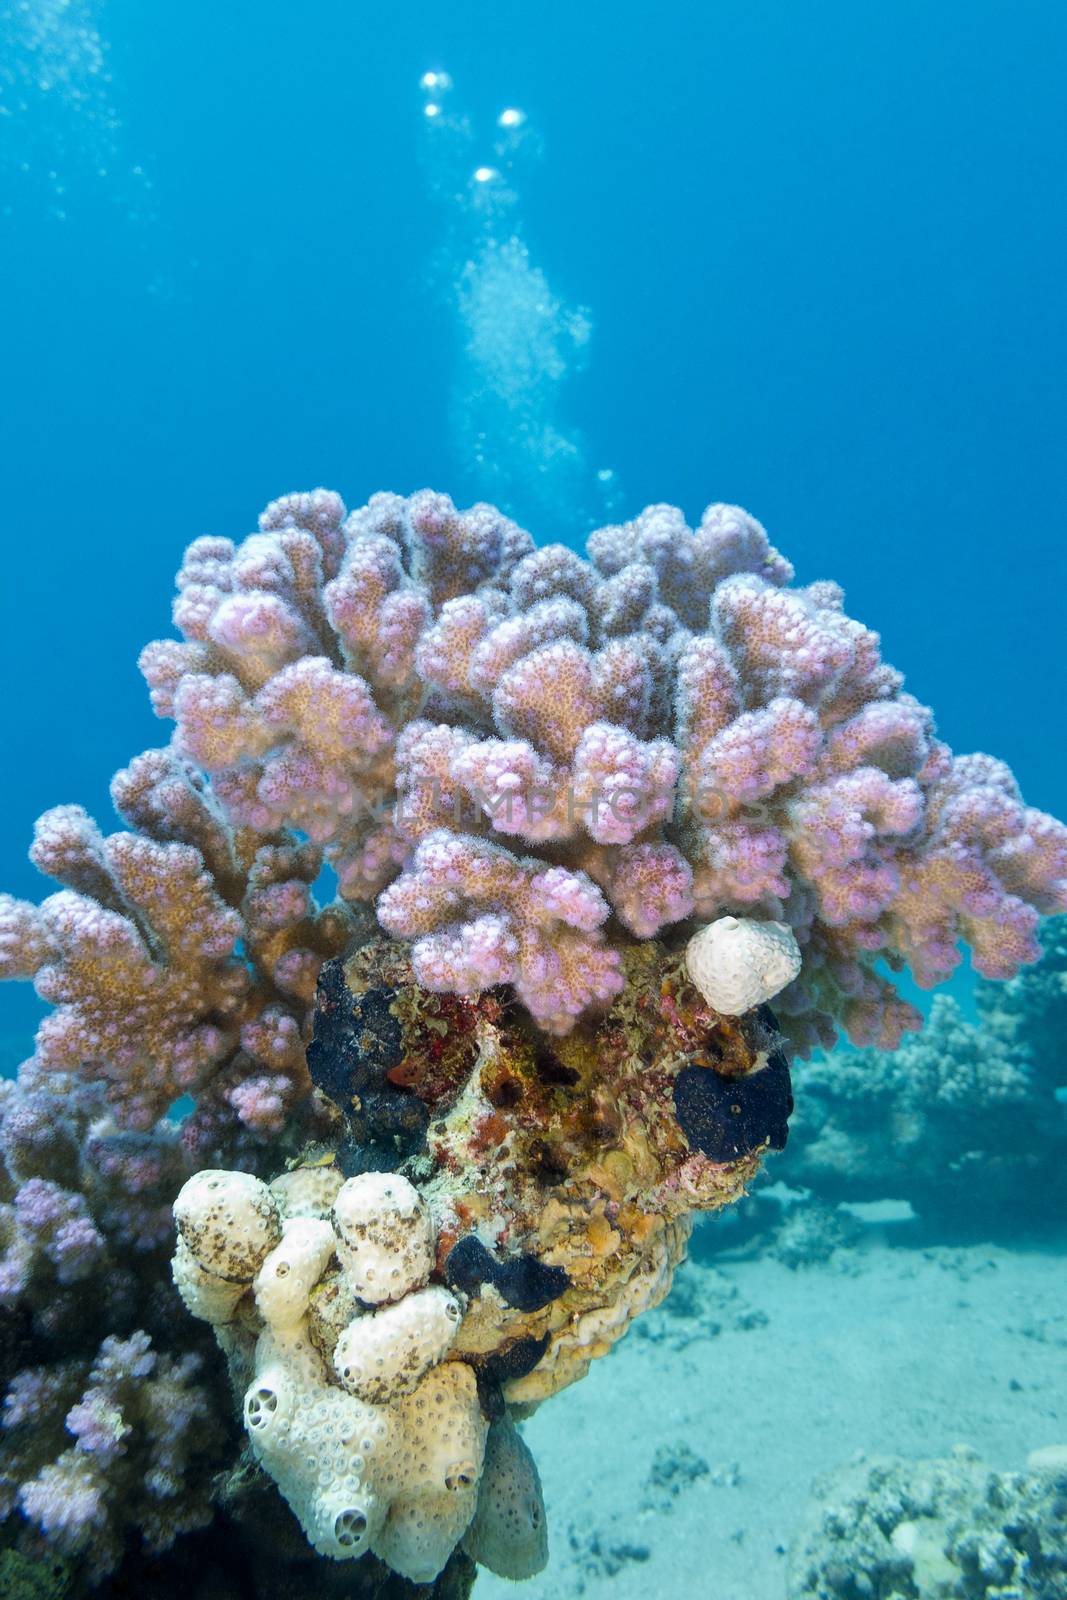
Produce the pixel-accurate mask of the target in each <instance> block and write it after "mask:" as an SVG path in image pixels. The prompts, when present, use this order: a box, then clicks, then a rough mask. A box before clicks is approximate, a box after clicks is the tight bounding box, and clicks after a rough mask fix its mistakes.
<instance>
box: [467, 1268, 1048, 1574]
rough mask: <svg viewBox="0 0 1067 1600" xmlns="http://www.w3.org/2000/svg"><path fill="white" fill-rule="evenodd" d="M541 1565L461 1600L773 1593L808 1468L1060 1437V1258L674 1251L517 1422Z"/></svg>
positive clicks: (988, 1455) (1029, 1444)
mask: <svg viewBox="0 0 1067 1600" xmlns="http://www.w3.org/2000/svg"><path fill="white" fill-rule="evenodd" d="M525 1435H526V1438H527V1441H528V1442H529V1444H530V1446H531V1448H532V1450H533V1452H534V1454H535V1456H536V1458H537V1461H538V1464H539V1467H540V1471H541V1476H542V1480H543V1483H544V1488H545V1497H546V1502H547V1507H548V1517H549V1529H550V1538H551V1558H550V1561H549V1566H548V1568H547V1570H546V1571H545V1572H544V1573H542V1574H541V1575H540V1576H539V1577H537V1578H534V1579H532V1580H530V1581H529V1582H528V1583H525V1584H522V1585H520V1586H516V1585H514V1584H510V1583H506V1582H504V1581H502V1580H500V1579H498V1578H494V1577H492V1576H491V1575H489V1574H488V1573H485V1574H483V1575H482V1576H481V1577H480V1578H479V1580H478V1583H477V1585H476V1590H475V1593H476V1596H477V1600H504V1597H505V1596H511V1597H512V1600H514V1597H515V1596H517V1595H520V1594H521V1595H522V1596H523V1597H524V1600H570V1597H571V1596H575V1595H584V1596H586V1597H588V1600H599V1597H601V1596H604V1597H607V1596H608V1595H610V1596H611V1597H612V1600H628V1597H631V1596H632V1597H633V1600H678V1597H679V1596H686V1597H700V1600H784V1597H785V1595H786V1565H787V1563H786V1553H787V1550H788V1547H789V1544H790V1541H791V1539H792V1538H793V1535H794V1534H795V1532H796V1531H797V1529H798V1527H799V1526H800V1524H801V1522H802V1521H803V1519H804V1516H805V1514H806V1512H807V1510H808V1508H809V1505H810V1489H811V1482H812V1479H813V1478H814V1477H816V1476H817V1475H818V1474H820V1473H823V1472H825V1471H828V1470H830V1469H832V1468H836V1467H840V1466H843V1465H845V1464H846V1463H847V1462H849V1461H850V1460H854V1459H855V1458H856V1457H857V1455H859V1454H867V1455H879V1454H891V1455H903V1456H916V1457H918V1456H941V1455H947V1454H948V1453H949V1452H950V1450H951V1449H952V1446H953V1445H955V1444H961V1443H962V1444H967V1445H970V1446H973V1447H974V1448H975V1449H976V1450H977V1451H978V1452H979V1453H980V1455H981V1456H982V1457H983V1458H984V1459H985V1460H986V1461H987V1462H988V1463H989V1464H990V1466H992V1467H995V1468H999V1469H1013V1468H1020V1467H1022V1465H1023V1464H1024V1462H1025V1458H1026V1455H1027V1453H1028V1452H1029V1451H1030V1450H1033V1449H1036V1448H1037V1447H1039V1446H1042V1445H1048V1444H1062V1443H1067V1254H1065V1253H1055V1252H1053V1251H1052V1250H1050V1249H1048V1248H1047V1247H1044V1248H1035V1249H1033V1250H1024V1249H1020V1250H1017V1251H1016V1250H1011V1251H1009V1250H1006V1249H1004V1248H1003V1247H1002V1246H1001V1245H986V1246H983V1245H978V1246H975V1245H967V1246H966V1247H953V1246H937V1247H932V1248H928V1249H923V1248H912V1247H903V1246H899V1245H896V1246H894V1245H892V1244H888V1243H886V1242H884V1241H883V1240H877V1241H872V1242H869V1243H864V1244H862V1245H860V1246H857V1247H850V1248H841V1249H838V1250H837V1251H836V1252H835V1254H834V1255H833V1257H832V1258H831V1259H830V1261H829V1262H827V1263H825V1264H823V1265H819V1266H804V1267H799V1268H796V1269H791V1268H789V1267H787V1266H785V1265H783V1264H782V1263H781V1262H779V1261H776V1260H773V1259H762V1260H761V1259H756V1260H740V1261H734V1262H729V1263H727V1262H723V1261H720V1262H719V1263H718V1264H716V1265H709V1264H707V1263H705V1262H702V1261H690V1262H688V1263H687V1264H686V1265H685V1266H684V1267H683V1268H682V1271H681V1274H680V1276H679V1279H678V1281H677V1283H676V1287H675V1290H674V1292H673V1293H672V1296H671V1298H670V1299H669V1300H668V1301H667V1303H666V1305H665V1306H663V1307H662V1308H661V1309H660V1310H658V1311H656V1312H653V1313H651V1314H650V1315H649V1316H648V1317H646V1318H645V1319H644V1320H643V1321H642V1322H640V1323H639V1324H637V1326H636V1327H635V1328H634V1329H633V1330H631V1332H630V1333H629V1335H628V1336H627V1338H626V1339H625V1340H624V1341H623V1342H622V1344H621V1345H619V1346H618V1347H617V1348H616V1349H615V1351H614V1352H613V1353H612V1354H611V1355H610V1356H608V1357H607V1358H606V1359H605V1360H602V1361H599V1362H597V1363H596V1364H595V1366H594V1368H593V1370H592V1371H591V1372H590V1374H589V1376H588V1377H587V1378H586V1379H585V1380H584V1382H582V1383H579V1384H577V1385H576V1386H575V1387H574V1388H572V1389H571V1390H569V1391H568V1392H567V1393H565V1394H563V1395H561V1396H559V1397H558V1398H557V1399H556V1400H554V1401H552V1402H550V1403H549V1404H546V1405H545V1406H543V1407H542V1408H541V1409H540V1411H539V1412H538V1413H537V1414H536V1415H535V1416H534V1417H533V1418H531V1419H530V1421H529V1422H527V1423H526V1425H525Z"/></svg>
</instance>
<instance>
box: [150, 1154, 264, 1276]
mask: <svg viewBox="0 0 1067 1600" xmlns="http://www.w3.org/2000/svg"><path fill="white" fill-rule="evenodd" d="M174 1220H175V1221H176V1222H177V1224H178V1231H179V1232H180V1234H181V1236H182V1238H183V1239H184V1241H185V1244H186V1246H187V1247H188V1249H189V1251H190V1252H191V1254H192V1255H193V1256H195V1257H196V1260H197V1261H198V1262H199V1263H200V1265H201V1266H202V1267H203V1268H205V1270H206V1271H208V1272H213V1273H214V1274H215V1275H216V1276H217V1277H219V1278H230V1279H232V1280H233V1281H234V1282H235V1283H251V1281H252V1279H253V1278H254V1277H255V1275H256V1273H257V1272H258V1271H259V1268H260V1264H261V1263H262V1261H263V1258H264V1256H265V1255H266V1254H267V1252H268V1250H273V1248H274V1246H275V1245H276V1244H277V1243H278V1241H279V1240H280V1239H281V1236H282V1223H281V1216H280V1214H279V1211H278V1203H277V1201H276V1200H275V1198H274V1196H273V1195H272V1194H271V1192H270V1190H269V1189H268V1188H267V1185H266V1184H265V1183H263V1182H261V1180H260V1179H259V1178H254V1177H252V1176H251V1174H250V1173H247V1172H224V1171H222V1170H221V1169H217V1168H213V1167H207V1168H205V1169H204V1171H203V1172H198V1173H196V1174H195V1175H194V1176H193V1177H191V1178H190V1179H189V1180H188V1182H187V1183H185V1184H184V1185H183V1186H182V1188H181V1190H180V1191H179V1194H178V1198H177V1200H175V1202H174Z"/></svg>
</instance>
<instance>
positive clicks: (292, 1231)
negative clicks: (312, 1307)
mask: <svg viewBox="0 0 1067 1600" xmlns="http://www.w3.org/2000/svg"><path fill="white" fill-rule="evenodd" d="M334 1245H335V1239H334V1232H333V1228H332V1227H331V1226H330V1224H329V1223H328V1222H326V1221H324V1220H322V1219H319V1218H316V1217H292V1218H290V1219H289V1220H287V1221H286V1222H285V1223H283V1225H282V1239H281V1243H280V1244H278V1245H275V1247H274V1249H273V1250H272V1251H271V1252H270V1254H269V1255H268V1256H267V1257H266V1259H265V1260H264V1262H263V1264H262V1266H261V1267H260V1269H259V1271H258V1272H257V1274H256V1278H255V1283H254V1284H253V1288H254V1290H255V1296H256V1306H257V1308H258V1310H259V1314H260V1316H261V1317H262V1318H263V1320H264V1322H267V1323H269V1324H270V1325H271V1327H285V1326H286V1325H288V1324H291V1323H294V1322H298V1321H299V1320H300V1318H301V1317H303V1316H305V1315H306V1314H307V1308H308V1300H309V1298H310V1295H311V1291H312V1289H313V1288H314V1287H315V1285H316V1284H317V1283H318V1281H319V1279H320V1278H321V1277H322V1274H323V1272H324V1271H325V1270H326V1265H327V1262H328V1261H329V1260H330V1258H331V1256H332V1255H333V1253H334Z"/></svg>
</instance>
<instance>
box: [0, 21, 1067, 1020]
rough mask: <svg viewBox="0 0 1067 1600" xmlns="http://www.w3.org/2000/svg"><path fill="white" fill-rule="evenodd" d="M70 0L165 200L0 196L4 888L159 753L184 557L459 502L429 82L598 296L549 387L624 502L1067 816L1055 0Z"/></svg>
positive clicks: (128, 142)
mask: <svg viewBox="0 0 1067 1600" xmlns="http://www.w3.org/2000/svg"><path fill="white" fill-rule="evenodd" d="M85 9H86V10H87V11H88V12H89V13H90V14H91V15H92V17H93V18H95V20H96V21H97V25H98V26H99V29H100V32H101V34H102V35H103V36H104V37H105V38H106V39H107V40H109V41H110V44H111V57H110V61H111V69H112V72H113V75H114V80H115V81H114V86H113V89H112V91H111V95H112V100H113V103H114V106H115V109H116V111H117V113H118V115H119V117H120V118H121V121H122V124H123V127H122V133H121V156H122V159H123V160H124V161H125V162H126V164H127V165H133V164H134V163H139V164H143V166H144V167H145V170H146V171H147V173H148V174H149V176H150V178H151V180H152V184H153V189H152V196H151V199H152V206H153V208H154V216H145V215H139V216H137V217H133V218H131V217H130V216H128V215H127V210H128V209H129V204H128V201H127V196H126V190H125V189H124V186H123V183H122V182H120V181H118V180H116V181H115V182H114V183H113V184H109V183H108V182H106V181H101V182H99V183H95V184H94V183H91V182H85V183H84V184H83V185H82V186H81V187H80V188H79V186H78V185H77V184H75V185H74V186H73V190H72V192H71V193H70V194H69V195H68V196H67V197H66V198H65V201H64V205H65V209H66V220H63V221H60V220H57V219H56V218H55V217H54V216H52V215H49V214H48V212H47V209H46V208H45V207H44V206H43V205H37V204H36V203H35V200H34V196H33V192H32V190H31V189H28V188H27V187H26V186H24V185H22V184H20V183H18V182H16V181H15V179H14V176H13V174H12V172H11V171H10V170H8V171H7V173H6V179H5V181H6V182H8V183H9V184H10V185H11V189H12V193H11V195H10V197H9V207H10V209H9V212H8V214H7V216H6V217H5V218H4V219H3V230H4V235H5V237H4V238H3V240H2V243H3V256H4V259H5V265H4V267H3V271H4V273H5V276H6V278H7V282H6V284H5V287H4V328H5V332H4V336H3V356H2V361H3V382H2V384H0V448H2V450H3V456H4V472H3V516H4V534H5V537H4V544H3V566H2V572H3V598H2V606H3V611H2V616H0V651H2V657H0V682H2V685H3V692H4V698H3V704H2V708H0V716H2V727H3V734H2V749H3V754H4V758H5V761H4V767H5V784H4V788H3V792H2V794H0V816H2V823H3V828H2V839H3V851H2V855H3V859H2V872H0V880H2V882H3V885H4V886H5V887H7V888H10V889H12V890H14V891H16V892H19V893H25V894H36V893H38V892H39V890H40V889H41V888H42V887H43V885H41V883H40V881H39V880H38V879H37V877H36V874H35V873H34V872H33V871H32V869H31V868H30V867H29V866H28V864H27V863H26V862H25V859H24V852H25V848H26V845H27V843H28V841H29V838H30V833H31V827H32V822H33V819H34V817H35V816H36V815H37V813H38V812H39V811H40V810H42V809H43V808H44V807H46V806H47V805H50V804H53V803H56V802H58V801H62V800H79V801H82V802H83V803H85V804H87V805H89V806H90V808H92V809H93V810H94V811H96V812H97V814H98V815H99V816H100V817H101V819H102V820H105V821H106V820H107V818H108V815H109V811H108V801H107V793H106V784H107V779H108V777H109V775H110V773H111V772H112V770H113V769H114V768H115V767H116V766H118V765H119V764H121V763H123V762H124V761H125V760H126V759H128V757H129V756H130V755H131V754H132V753H133V752H135V751H136V750H139V749H141V748H142V747H144V746H145V745H146V744H151V743H161V742H163V741H164V739H165V738H166V736H167V733H168V731H169V730H168V728H167V727H166V726H164V725H162V724H159V723H157V722H156V721H155V720H154V719H153V718H152V716H151V714H150V711H149V709H148V703H147V695H146V693H145V691H144V688H143V685H142V684H141V681H140V678H139V676H138V674H137V671H136V667H135V661H136V655H137V651H138V649H139V647H140V645H141V644H142V643H143V642H144V641H145V640H146V639H148V638H151V637H154V636H156V635H158V634H160V633H162V632H165V631H167V628H168V622H169V605H170V595H171V580H172V575H173V572H174V570H175V568H176V566H177V563H178V558H179V556H180V552H181V548H182V546H183V545H184V543H185V542H186V541H187V540H188V539H189V538H191V537H192V536H194V535H196V534H198V533H201V532H219V533H227V534H232V535H237V536H240V535H241V534H243V533H245V532H248V531H250V530H251V529H252V527H253V526H254V521H255V516H256V514H257V512H258V511H259V509H260V508H261V506H262V505H263V504H264V503H265V502H266V501H267V500H268V499H270V498H271V497H273V496H274V495H276V494H279V493H282V492H284V491H286V490H289V489H292V488H303V487H310V486H313V485H315V484H319V483H324V484H327V485H330V486H332V487H336V488H338V489H339V490H341V491H342V493H343V494H344V495H345V498H346V499H347V501H348V503H349V504H350V505H353V504H358V503H359V501H360V500H361V499H363V498H365V497H366V496H367V495H368V494H369V493H371V492H372V491H373V490H375V489H377V488H381V487H390V488H395V489H399V490H404V491H409V490H412V489H414V488H417V487H420V486H422V485H424V484H427V483H429V484H433V485H434V486H436V487H440V488H447V487H448V486H449V484H450V481H454V480H455V477H456V467H455V464H454V463H453V462H452V461H451V460H450V457H449V445H448V437H447V431H446V427H445V417H446V412H447V397H448V391H449V383H450V372H451V369H452V363H453V357H454V352H455V339H456V330H455V329H454V327H453V326H451V324H450V323H449V321H448V319H447V317H446V316H445V315H444V314H443V313H442V309H441V307H440V304H439V302H437V301H435V300H434V298H433V297H432V296H431V295H430V294H429V293H428V292H427V287H426V272H427V264H428V261H429V259H430V256H431V254H432V252H433V250H434V247H435V245H436V243H437V231H436V230H437V224H438V220H439V219H438V218H437V217H436V216H435V215H434V214H433V213H432V210H431V208H430V207H429V206H428V205H427V202H426V198H425V190H424V184H423V181H422V176H421V173H420V170H419V165H418V143H419V134H420V127H419V122H420V116H421V110H420V105H421V102H420V96H419V93H418V88H417V82H418V78H419V75H420V74H421V73H422V72H423V71H424V70H425V69H426V68H427V67H446V68H447V69H448V70H449V71H450V72H451V73H452V75H453V77H454V79H455V82H456V97H457V100H458V101H461V102H462V104H463V105H464V106H465V107H467V108H469V109H470V110H471V111H472V113H474V114H475V115H477V116H480V117H482V118H483V119H484V121H485V124H486V126H489V125H490V123H491V117H492V115H494V114H495V112H496V111H497V110H498V109H499V108H500V107H501V106H503V105H505V104H508V103H517V104H519V105H521V106H523V107H524V108H525V109H526V110H527V112H528V113H529V115H530V118H531V120H532V122H533V123H535V124H536V125H537V127H538V128H539V129H540V130H541V131H542V133H543V134H544V137H545V140H546V150H547V153H546V158H545V160H544V162H543V164H542V165H541V167H540V168H539V170H538V171H537V173H536V174H535V175H534V177H533V179H532V180H531V182H530V183H529V185H528V187H527V189H526V191H525V194H524V205H523V214H524V218H525V231H526V237H527V239H528V241H529V243H530V245H531V249H532V252H533V256H534V259H535V260H536V261H537V262H538V263H539V264H540V265H542V266H543V267H544V268H545V270H546V272H547V274H548V276H549V279H550V281H551V283H552V284H553V286H554V288H555V289H556V290H557V291H558V292H559V293H561V294H562V295H563V296H565V297H566V298H568V299H571V300H575V301H580V302H582V303H584V304H587V305H589V306H590V307H591V308H592V310H593V313H594V318H595V323H596V331H595V335H594V345H593V349H592V357H591V365H590V370H589V372H588V374H587V375H586V376H584V377H582V378H580V379H578V380H577V381H576V382H575V383H574V384H573V386H572V390H571V393H570V394H569V396H568V397H567V398H568V403H569V406H570V411H571V415H572V416H573V418H574V420H575V421H576V422H577V423H579V424H580V426H581V427H582V429H583V431H584V433H585V435H586V437H587V439H588V441H589V444H590V456H591V459H592V460H593V462H594V464H597V465H599V464H600V463H602V462H606V463H611V464H613V465H615V466H617V467H619V469H620V473H621V476H622V481H623V484H624V487H625V491H626V497H627V504H626V510H627V511H628V512H632V511H635V510H637V509H638V508H639V507H640V506H642V505H643V504H645V503H647V502H648V501H651V500H670V501H674V502H677V503H679V504H680V505H682V506H683V507H684V508H685V509H686V511H687V512H688V513H690V514H691V515H692V516H697V515H699V512H700V510H701V508H702V506H703V505H704V503H705V502H706V501H707V500H709V499H726V500H737V501H740V502H741V503H743V504H745V505H747V506H748V507H749V508H750V509H751V510H752V511H754V512H755V513H756V514H757V515H758V516H759V517H760V518H761V519H762V520H763V521H764V522H765V523H766V525H767V526H768V528H769V530H770V532H771V535H772V537H773V538H774V539H775V541H776V542H777V543H778V544H779V545H780V546H781V547H782V548H783V549H784V550H785V551H786V552H787V553H788V554H789V555H790V556H791V557H792V558H793V559H794V561H795V562H796V563H797V565H798V567H799V570H800V573H801V575H802V576H803V577H804V578H809V577H813V576H817V575H832V576H833V577H835V578H837V579H838V580H839V581H840V582H841V583H843V584H844V586H845V589H846V591H847V595H848V603H849V607H850V609H851V610H852V611H853V613H854V614H856V615H858V616H860V617H861V618H863V619H864V620H865V621H868V622H871V623H873V624H874V625H875V626H877V627H879V628H880V629H881V630H882V632H883V635H884V638H885V643H886V651H887V654H888V656H889V658H890V659H891V660H893V661H894V662H895V663H896V664H897V665H899V666H901V667H903V668H904V669H905V670H906V672H907V673H908V677H909V686H910V687H911V688H912V689H913V690H914V692H915V693H916V694H918V695H919V696H920V698H922V699H924V700H928V701H929V702H931V703H932V704H933V705H934V706H935V707H936V709H937V711H938V715H939V724H940V729H941V731H942V733H943V734H944V736H945V737H946V738H948V739H949V741H950V742H951V743H952V744H953V745H954V746H955V747H956V748H957V749H961V750H962V749H968V748H975V747H979V748H988V749H991V750H993V751H995V752H996V753H998V754H1001V755H1003V756H1005V757H1006V758H1007V759H1008V760H1009V761H1010V762H1011V763H1012V765H1013V766H1014V767H1015V769H1016V772H1017V773H1018V775H1019V777H1020V780H1021V781H1022V783H1023V786H1024V789H1025V792H1026V794H1027V797H1028V798H1029V799H1031V800H1032V801H1034V802H1035V803H1037V804H1039V805H1042V806H1044V807H1046V808H1048V809H1054V810H1059V811H1060V812H1061V813H1062V812H1064V811H1067V762H1065V759H1064V754H1063V750H1062V740H1061V730H1062V727H1063V723H1062V717H1061V707H1062V703H1063V699H1064V696H1065V694H1067V670H1065V665H1064V656H1063V650H1062V644H1061V641H1062V636H1063V619H1064V580H1065V577H1067V561H1065V557H1064V553H1063V543H1062V533H1063V524H1064V509H1065V502H1067V494H1065V490H1067V482H1065V477H1067V474H1065V462H1067V452H1065V450H1064V423H1065V410H1067V407H1065V390H1067V377H1065V374H1067V319H1065V303H1067V288H1065V286H1067V261H1065V256H1067V204H1065V195H1064V160H1063V157H1064V133H1065V129H1064V112H1063V81H1064V69H1065V66H1067V7H1064V6H1063V4H1062V3H1061V0H1048V3H1029V4H1028V3H1025V0H1024V3H1021V4H1015V5H1013V6H1012V7H1010V8H1009V7H1008V6H1006V5H1004V4H1003V3H997V4H994V3H989V0H967V3H966V4H964V3H960V0H953V3H940V4H938V3H931V0H894V3H893V4H892V5H891V6H884V7H874V6H869V5H857V4H856V3H855V0H833V3H829V0H828V3H814V0H779V3H771V0H708V3H706V4H699V5H697V4H693V3H692V0H661V3H660V4H659V5H657V6H655V7H651V8H650V7H649V6H648V5H647V4H644V3H641V4H637V3H634V0H623V3H619V4H607V3H603V0H593V3H582V0H538V4H537V5H530V4H529V3H527V0H496V3H494V4H492V5H489V4H475V3H472V0H449V3H448V4H447V5H446V4H444V3H437V4H431V3H428V0H421V3H418V4H405V3H400V0H398V3H396V4H393V5H390V6H379V5H375V6H370V5H367V4H364V3H361V0H330V3H324V4H317V5H316V4H310V5H303V6H300V7H297V6H294V5H292V4H289V3H286V4H278V3H272V0H258V3H257V4H255V5H251V4H247V3H243V0H228V3H227V4H226V5H224V6H220V5H218V4H217V3H211V4H208V3H206V0H183V3H182V4H181V5H177V4H173V3H169V0H160V3H157V4H153V5H151V6H145V5H144V4H143V3H141V0H109V3H107V4H102V3H101V4H99V5H92V4H86V7H85ZM49 115H50V116H51V117H53V118H55V117H57V116H58V117H61V116H62V107H60V108H59V110H58V111H57V109H56V106H55V105H53V106H52V107H51V110H50V112H49ZM73 126H75V131H76V124H73ZM33 131H34V130H29V132H33ZM40 131H41V130H36V132H38V133H39V132H40ZM45 131H47V130H45ZM4 132H5V138H8V137H14V138H15V139H16V141H17V140H18V138H20V137H25V136H26V135H27V130H25V129H22V130H20V129H19V128H18V127H17V126H16V127H15V128H14V129H13V130H12V128H11V127H10V125H9V126H8V127H7V128H6V129H5V130H4ZM487 142H488V141H487ZM109 191H110V192H109ZM137 209H138V211H139V212H143V211H144V207H143V206H141V205H138V207H137ZM533 531H534V532H535V533H536V532H538V529H537V528H534V530H533ZM551 531H552V532H553V533H557V532H558V530H556V529H553V530H551ZM0 1000H2V1001H3V1003H4V1006H5V1011H4V1016H6V1017H7V1018H9V1019H10V1020H9V1022H8V1023H7V1024H6V1025H5V1024H0V1031H3V1029H4V1027H5V1026H6V1027H7V1028H8V1029H11V1028H14V1027H20V1026H22V1024H23V1022H24V1021H25V1020H26V1019H28V1017H29V1015H30V1010H29V1006H30V997H29V996H28V995H27V994H25V993H18V994H16V992H14V991H13V990H12V989H10V988H6V989H5V991H3V992H2V993H0Z"/></svg>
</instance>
